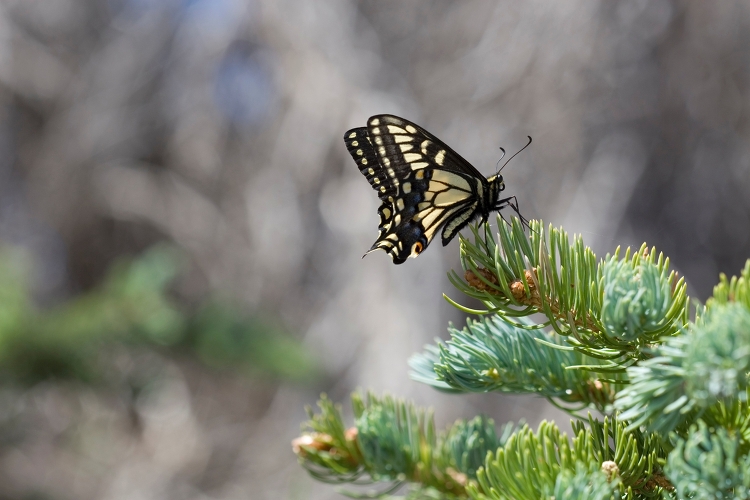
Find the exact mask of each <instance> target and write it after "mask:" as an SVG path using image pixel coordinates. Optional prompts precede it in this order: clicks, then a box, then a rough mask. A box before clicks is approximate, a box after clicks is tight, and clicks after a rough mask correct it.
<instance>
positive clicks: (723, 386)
mask: <svg viewBox="0 0 750 500" xmlns="http://www.w3.org/2000/svg"><path fill="white" fill-rule="evenodd" d="M655 354H656V357H655V358H653V359H650V360H646V361H643V362H641V363H640V364H639V365H638V366H633V367H630V368H628V376H629V377H630V380H631V385H629V386H628V387H626V388H625V389H624V390H623V391H622V392H620V393H619V394H618V395H617V400H616V402H615V407H616V408H617V409H620V410H622V414H621V418H623V419H626V420H630V421H631V428H635V427H637V426H640V425H643V424H647V425H648V426H649V428H650V429H652V430H654V431H656V432H661V433H667V432H669V431H671V430H674V429H676V428H677V427H678V426H679V425H682V426H683V427H685V426H686V424H689V423H690V422H691V421H692V418H693V417H691V412H693V411H694V410H695V411H703V410H705V409H706V408H708V407H710V406H712V405H714V404H716V403H717V402H720V401H722V400H723V401H726V402H729V403H730V404H731V400H732V399H738V400H740V401H743V400H745V399H746V398H747V388H748V379H747V373H748V371H750V311H748V310H747V309H746V308H745V307H744V306H742V305H740V304H737V303H727V304H719V303H717V304H714V306H713V307H712V308H711V309H709V310H708V312H707V314H706V315H705V316H704V317H703V318H702V319H701V321H700V322H699V323H698V324H694V325H692V326H691V327H690V330H689V331H688V332H687V333H686V334H685V335H682V336H679V337H673V338H670V339H669V340H667V342H666V343H665V344H664V345H661V346H659V347H657V348H656V350H655Z"/></svg>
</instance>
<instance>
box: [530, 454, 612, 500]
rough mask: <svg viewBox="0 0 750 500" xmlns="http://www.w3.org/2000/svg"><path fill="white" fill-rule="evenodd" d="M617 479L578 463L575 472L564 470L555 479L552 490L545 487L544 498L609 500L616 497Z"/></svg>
mask: <svg viewBox="0 0 750 500" xmlns="http://www.w3.org/2000/svg"><path fill="white" fill-rule="evenodd" d="M617 485H618V483H617V480H614V481H609V480H608V479H607V475H606V474H605V473H603V472H602V471H601V470H598V469H596V468H593V467H592V468H588V469H587V468H586V466H585V465H583V464H581V463H579V464H576V470H575V472H573V471H570V470H568V469H565V470H563V471H562V472H561V473H560V474H558V476H557V479H555V486H554V488H552V490H551V491H550V489H549V488H545V489H544V492H543V498H565V499H566V500H605V499H606V500H609V499H611V498H616V497H615V492H616V488H617Z"/></svg>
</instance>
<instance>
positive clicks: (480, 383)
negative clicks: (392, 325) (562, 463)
mask: <svg viewBox="0 0 750 500" xmlns="http://www.w3.org/2000/svg"><path fill="white" fill-rule="evenodd" d="M520 321H521V325H520V327H519V326H515V325H511V324H509V323H507V322H505V321H503V320H502V319H501V318H498V317H494V318H487V319H484V320H483V321H471V320H469V321H468V322H467V327H466V328H464V330H462V331H458V330H456V329H455V328H449V332H450V334H451V340H449V341H447V342H446V343H443V342H441V341H439V340H438V341H437V343H436V346H428V347H427V348H426V351H425V352H424V353H422V354H417V355H415V356H413V357H412V358H411V360H410V365H411V367H412V374H411V376H412V378H413V379H415V380H419V381H421V382H425V383H427V384H430V385H433V386H435V387H437V388H440V389H445V388H446V386H447V388H450V389H452V390H454V391H460V392H489V391H499V392H509V393H525V394H536V395H539V396H542V397H545V398H548V399H550V400H553V401H554V400H556V401H557V402H558V404H560V403H562V404H567V405H570V404H575V405H579V408H578V409H581V408H583V407H586V406H589V405H594V406H595V407H596V408H598V409H600V410H604V409H605V408H606V407H607V406H608V405H611V403H612V402H613V398H614V387H613V386H612V385H611V384H610V383H608V382H602V381H600V380H598V379H597V377H596V375H594V374H593V373H591V372H588V371H584V370H569V369H567V367H569V366H577V365H590V364H592V363H595V362H596V360H591V359H588V358H586V357H585V356H583V355H582V354H581V353H580V352H577V351H574V350H573V349H572V348H570V347H569V346H567V349H566V348H565V347H566V343H565V340H564V339H561V338H560V337H557V336H553V335H549V334H546V333H544V332H541V331H538V330H528V329H525V328H523V326H524V325H528V324H530V321H529V320H527V319H521V320H520ZM539 341H542V342H539ZM569 409H571V408H569Z"/></svg>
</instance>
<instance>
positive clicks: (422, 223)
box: [344, 115, 531, 264]
mask: <svg viewBox="0 0 750 500" xmlns="http://www.w3.org/2000/svg"><path fill="white" fill-rule="evenodd" d="M529 139H531V138H529ZM344 142H345V143H346V148H347V150H348V151H349V154H351V156H352V158H354V161H355V162H356V163H357V166H358V167H359V171H360V172H362V174H363V175H364V176H365V177H366V178H367V180H368V181H369V182H370V185H371V186H372V188H373V189H375V191H376V192H377V193H378V197H379V198H380V201H381V205H380V207H379V208H378V214H379V215H380V224H379V225H378V229H379V231H380V234H379V235H378V239H377V240H376V241H375V243H374V244H373V245H372V248H370V250H369V251H368V252H367V253H365V255H367V254H369V253H370V252H374V251H375V250H378V249H380V250H384V251H385V252H386V253H388V254H390V255H391V258H392V259H393V263H394V264H402V263H404V262H405V261H406V259H407V258H408V257H417V256H418V255H419V254H421V253H422V252H423V251H424V250H425V249H426V248H427V246H428V245H429V244H430V242H431V241H432V240H433V238H434V237H435V235H436V234H438V232H440V238H441V240H442V243H443V246H445V245H447V244H448V243H450V241H451V240H452V239H453V238H454V237H455V236H456V235H457V234H458V232H459V231H461V229H463V228H464V227H466V225H467V224H468V223H469V222H471V221H472V220H474V219H476V218H478V217H481V220H482V222H486V221H487V218H488V217H489V214H490V212H493V211H499V210H502V209H503V208H505V207H507V206H510V207H512V208H513V209H514V210H515V211H516V212H518V203H517V202H516V203H514V200H515V199H516V198H515V196H511V197H509V198H503V199H500V192H501V191H503V190H504V189H505V183H504V182H503V176H502V175H499V174H495V175H493V176H491V177H489V178H485V177H484V176H483V175H482V174H481V173H479V171H478V170H477V169H476V168H474V167H473V166H472V165H471V164H470V163H469V162H468V161H466V160H464V159H463V158H462V157H461V156H460V155H459V154H458V153H456V152H455V151H453V150H452V149H451V148H449V147H448V146H447V145H446V144H445V143H444V142H443V141H441V140H440V139H438V138H437V137H435V136H434V135H432V134H431V133H429V132H427V131H426V130H425V129H423V128H422V127H420V126H419V125H417V124H415V123H412V122H410V121H409V120H406V119H404V118H399V117H398V116H393V115H376V116H373V117H371V118H370V119H369V120H368V121H367V126H366V127H358V128H353V129H351V130H348V131H347V132H346V133H345V134H344ZM527 146H528V144H527ZM363 257H364V256H363Z"/></svg>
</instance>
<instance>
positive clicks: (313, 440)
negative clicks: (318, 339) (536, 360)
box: [293, 393, 515, 498]
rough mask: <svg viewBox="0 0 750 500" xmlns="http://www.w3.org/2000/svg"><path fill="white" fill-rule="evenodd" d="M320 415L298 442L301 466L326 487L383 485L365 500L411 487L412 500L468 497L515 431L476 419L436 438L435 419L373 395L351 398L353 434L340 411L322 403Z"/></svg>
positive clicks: (313, 418)
mask: <svg viewBox="0 0 750 500" xmlns="http://www.w3.org/2000/svg"><path fill="white" fill-rule="evenodd" d="M318 407H319V408H320V413H314V412H313V411H312V410H311V409H310V408H308V414H309V416H310V420H309V421H308V422H306V423H305V424H304V425H303V429H305V430H306V432H305V433H304V434H303V435H302V436H301V437H299V438H297V439H295V440H294V442H293V447H294V451H295V453H296V454H297V456H298V457H299V459H300V463H301V464H302V465H303V466H304V467H305V468H306V469H307V470H308V471H310V472H311V474H312V475H313V476H314V477H316V478H318V479H320V480H322V481H325V482H330V483H351V484H354V485H358V486H361V485H366V484H370V483H372V482H377V481H380V482H384V483H386V485H385V486H382V487H381V488H380V489H379V490H378V489H376V490H373V491H367V492H366V493H365V494H368V495H371V494H384V493H386V492H390V491H393V490H394V489H396V488H398V487H399V486H401V485H402V484H404V483H412V484H413V485H414V486H417V489H414V490H412V493H411V494H410V496H411V497H414V498H418V497H424V496H429V495H430V494H432V493H430V492H433V493H434V492H440V493H441V494H442V495H448V496H465V487H466V485H467V484H470V483H472V482H474V480H475V479H476V476H477V470H478V469H479V468H480V467H482V466H483V465H484V463H485V458H486V457H487V454H488V453H490V452H494V451H495V450H497V449H498V447H501V446H503V445H504V444H505V442H506V441H507V440H508V438H509V437H510V436H511V435H512V433H513V431H514V430H515V426H514V425H513V424H506V425H505V426H504V427H503V428H502V429H501V430H500V432H499V433H498V432H497V431H496V429H495V423H494V422H493V421H492V419H488V418H486V417H477V418H474V419H472V420H471V421H469V422H465V421H463V420H458V421H456V422H455V423H454V424H453V425H452V426H450V427H448V429H446V430H445V431H443V432H440V433H436V432H435V423H434V421H433V417H432V414H431V412H429V411H427V410H425V409H423V408H419V407H416V406H414V405H413V404H411V403H407V402H405V401H403V400H398V399H395V398H393V397H391V396H384V397H382V398H379V397H376V396H374V395H373V394H368V396H367V398H366V399H363V398H362V397H361V396H360V395H359V394H357V393H355V394H353V395H352V409H353V411H354V417H355V422H354V426H353V427H350V428H348V429H347V427H346V426H345V424H344V421H343V418H342V415H341V408H340V407H339V406H337V405H334V404H333V403H331V402H330V400H328V398H327V397H325V395H324V396H322V398H321V399H320V401H318ZM418 492H419V493H418ZM350 494H351V495H356V494H354V493H350ZM358 495H362V493H359V494H358Z"/></svg>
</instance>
